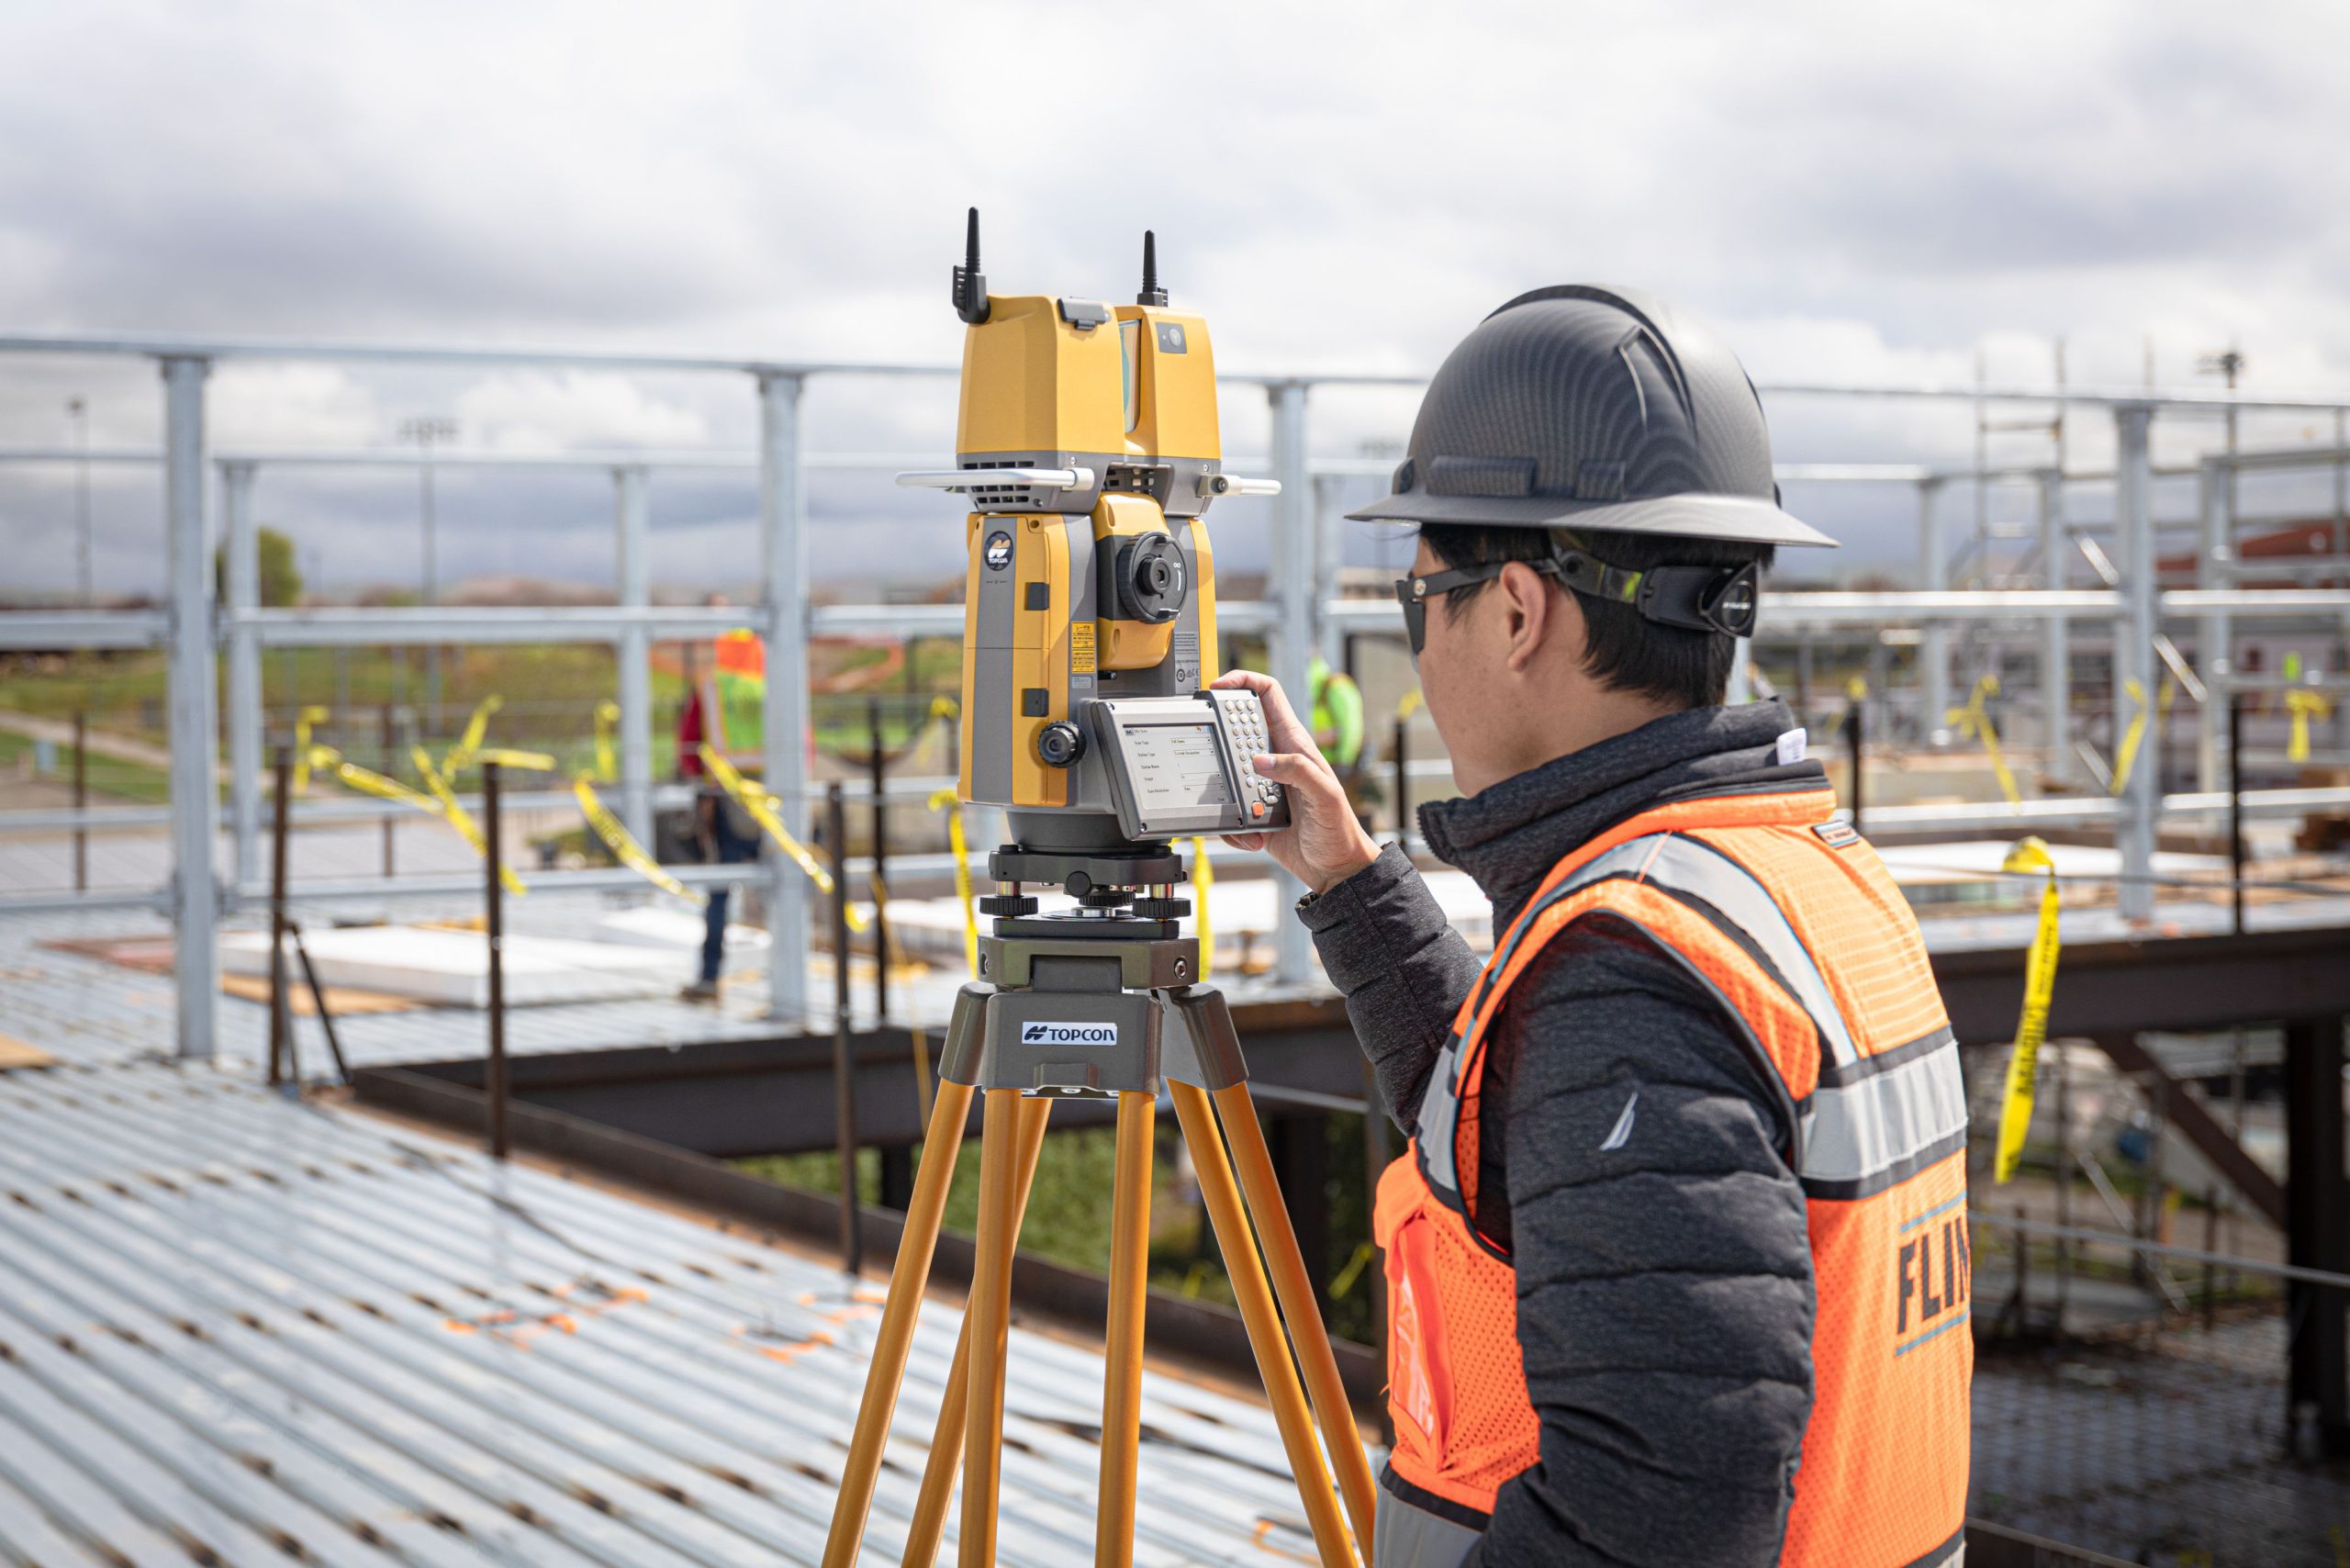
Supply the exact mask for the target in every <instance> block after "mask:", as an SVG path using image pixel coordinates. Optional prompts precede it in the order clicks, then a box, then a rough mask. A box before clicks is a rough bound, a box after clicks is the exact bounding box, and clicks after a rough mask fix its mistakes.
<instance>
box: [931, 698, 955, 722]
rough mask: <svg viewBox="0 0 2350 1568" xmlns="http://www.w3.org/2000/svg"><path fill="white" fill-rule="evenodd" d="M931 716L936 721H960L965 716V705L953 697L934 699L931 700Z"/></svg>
mask: <svg viewBox="0 0 2350 1568" xmlns="http://www.w3.org/2000/svg"><path fill="white" fill-rule="evenodd" d="M930 716H931V717H932V718H934V719H959V718H961V717H962V716H963V705H962V703H960V702H958V701H957V700H955V699H954V698H952V697H934V698H932V699H931V700H930Z"/></svg>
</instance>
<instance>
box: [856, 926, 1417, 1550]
mask: <svg viewBox="0 0 2350 1568" xmlns="http://www.w3.org/2000/svg"><path fill="white" fill-rule="evenodd" d="M1158 891H1159V897H1158V899H1157V900H1156V901H1140V902H1139V906H1138V907H1139V908H1140V909H1141V910H1142V911H1143V912H1145V913H1154V914H1156V913H1169V918H1167V919H1166V920H1164V921H1159V920H1143V919H1135V918H1125V917H1122V916H1121V915H1120V913H1118V912H1115V911H1114V910H1113V909H1112V908H1109V907H1108V906H1107V905H1106V903H1105V901H1103V900H1102V896H1101V895H1098V894H1097V895H1094V896H1093V898H1092V899H1091V900H1090V901H1089V903H1090V909H1089V910H1088V911H1081V912H1080V913H1079V914H1078V915H1076V916H1063V917H1045V918H1041V919H1039V918H1013V919H1006V920H1002V921H1000V922H999V923H998V931H999V933H1000V934H999V935H995V936H990V937H987V938H983V939H982V941H981V944H980V958H979V971H980V973H981V974H982V975H984V976H987V977H989V978H990V980H991V981H992V982H994V983H988V982H985V981H982V982H975V983H972V984H969V985H966V986H965V987H964V988H963V989H962V991H960V992H959V993H957V997H956V999H955V1012H954V1016H953V1019H952V1021H951V1022H950V1024H949V1025H948V1028H947V1037H946V1049H945V1055H944V1058H943V1059H942V1061H941V1063H940V1067H939V1084H938V1092H937V1096H936V1099H935V1100H934V1103H933V1107H932V1112H931V1119H930V1126H929V1129H928V1134H927V1137H926V1139H925V1141H924V1143H923V1158H922V1168H921V1171H920V1174H919V1175H918V1176H917V1177H916V1179H915V1182H914V1191H913V1197H912V1203H911V1204H910V1205H909V1206H908V1208H907V1211H906V1224H905V1232H904V1237H903V1239H902V1240H901V1243H900V1245H899V1248H898V1257H897V1262H896V1264H895V1266H894V1267H893V1268H892V1269H891V1271H890V1294H889V1299H888V1302H887V1304H886V1305H884V1307H883V1308H882V1314H881V1324H880V1328H879V1332H878V1337H877V1338H876V1341H875V1344H874V1348H873V1362H872V1366H871V1368H870V1370H869V1371H868V1372H867V1376H866V1383H865V1394H864V1399H863V1401H862V1403H861V1404H860V1405H859V1406H858V1409H857V1417H856V1430H855V1433H854V1435H853V1436H852V1438H851V1440H850V1443H849V1453H848V1463H847V1465H846V1466H845V1469H844V1471H843V1473H842V1476H841V1487H840V1499H839V1502H838V1503H837V1505H836V1506H835V1507H834V1514H833V1525H832V1531H831V1534H830V1535H829V1536H828V1537H827V1538H826V1540H825V1543H824V1556H823V1563H824V1568H851V1565H852V1564H853V1563H854V1562H855V1561H856V1555H857V1549H858V1546H859V1545H860V1543H861V1542H862V1540H863V1538H864V1534H865V1525H866V1518H867V1512H868V1511H869V1509H870V1508H871V1506H872V1502H873V1491H874V1484H875V1481H876V1478H877V1476H878V1473H879V1471H880V1466H881V1453H882V1449H883V1446H884V1444H885V1443H886V1442H887V1440H888V1438H889V1431H890V1418H891V1417H892V1415H893V1414H894V1413H895V1411H896V1408H897V1402H898V1392H899V1387H900V1384H901V1381H902V1379H903V1377H904V1374H905V1367H906V1358H907V1352H908V1350H909V1349H910V1347H911V1345H912V1338H913V1328H914V1320H915V1317H916V1316H917V1315H918V1314H919V1312H920V1311H921V1306H922V1295H923V1287H924V1286H925V1284H926V1283H927V1282H928V1280H929V1277H930V1264H931V1257H932V1254H933V1252H934V1249H935V1248H936V1245H937V1241H938V1229H939V1221H940V1217H941V1215H943V1213H944V1212H945V1209H946V1190H947V1186H948V1183H949V1182H951V1180H952V1179H953V1176H954V1171H955V1155H956V1151H957V1148H959V1147H960V1145H961V1142H962V1137H963V1126H964V1123H965V1122H966V1120H967V1119H968V1116H969V1114H970V1108H971V1102H972V1098H973V1096H974V1095H975V1094H983V1095H984V1096H985V1104H984V1112H983V1119H982V1123H981V1131H980V1169H979V1248H978V1260H977V1266H976V1268H975V1269H974V1271H973V1274H972V1280H971V1294H970V1301H969V1305H968V1308H967V1310H966V1312H965V1314H964V1318H963V1331H962V1338H960V1340H958V1341H957V1345H956V1347H955V1360H954V1363H953V1367H952V1369H951V1371H950V1372H948V1374H947V1385H946V1398H945V1400H944V1401H943V1403H942V1404H941V1406H940V1409H939V1416H938V1427H937V1430H936V1433H935V1435H934V1438H933V1439H932V1442H931V1447H930V1457H929V1461H928V1463H927V1464H926V1466H925V1467H924V1469H923V1480H922V1489H921V1491H920V1493H919V1494H918V1495H917V1498H916V1501H915V1505H914V1512H913V1520H912V1526H911V1528H910V1529H909V1530H908V1533H907V1539H906V1546H905V1551H904V1554H903V1556H902V1557H901V1560H900V1561H901V1563H902V1564H904V1565H906V1568H930V1565H931V1564H932V1562H934V1558H935V1556H936V1553H937V1550H938V1544H939V1539H940V1535H941V1533H942V1531H943V1530H944V1529H945V1526H946V1507H947V1500H948V1497H949V1495H950V1494H951V1493H952V1492H953V1490H954V1484H955V1472H956V1468H957V1463H958V1462H960V1463H962V1464H963V1466H964V1467H965V1471H966V1473H965V1475H964V1483H963V1507H962V1529H961V1537H960V1553H961V1555H960V1561H961V1563H962V1565H963V1568H992V1565H993V1563H994V1562H995V1549H996V1499H997V1491H998V1485H999V1483H1000V1480H1001V1476H1002V1436H1003V1402H1004V1372H1005V1362H1006V1357H1007V1354H1008V1350H1009V1328H1010V1318H1011V1310H1012V1254H1013V1247H1014V1246H1015V1244H1016V1243H1017V1241H1018V1239H1019V1234H1020V1224H1021V1218H1022V1215H1023V1214H1024V1211H1025V1209H1026V1206H1027V1201H1028V1189H1029V1185H1030V1183H1031V1182H1032V1181H1033V1180H1034V1178H1035V1170H1036V1160H1037V1157H1038V1155H1039V1153H1040V1152H1041V1150H1042V1149H1043V1148H1044V1141H1045V1124H1046V1117H1047V1115H1049V1114H1050V1112H1051V1108H1052V1102H1053V1101H1054V1099H1056V1098H1092V1099H1109V1098H1114V1099H1115V1100H1116V1102H1117V1151H1116V1157H1115V1182H1114V1186H1113V1196H1112V1221H1113V1225H1112V1237H1113V1240H1112V1250H1111V1259H1110V1310H1109V1322H1108V1324H1107V1326H1106V1330H1105V1334H1104V1351H1105V1357H1104V1360H1105V1368H1106V1371H1105V1376H1104V1379H1103V1387H1102V1473H1101V1480H1100V1490H1099V1493H1098V1496H1099V1503H1098V1506H1097V1512H1096V1516H1095V1522H1094V1546H1093V1552H1094V1556H1093V1561H1094V1563H1095V1565H1096V1568H1128V1565H1129V1564H1131V1563H1132V1562H1133V1560H1134V1530H1135V1480H1136V1461H1137V1452H1138V1450H1139V1446H1140V1441H1141V1421H1142V1354H1143V1305H1144V1297H1145V1293H1146V1290H1147V1283H1148V1261H1149V1257H1148V1254H1149V1240H1150V1187H1151V1164H1152V1153H1153V1132H1154V1124H1155V1120H1156V1116H1157V1092H1158V1089H1159V1087H1160V1086H1161V1085H1162V1084H1163V1085H1164V1086H1165V1087H1166V1089H1167V1092H1168V1093H1169V1097H1170V1098H1171V1099H1172V1100H1173V1102H1174V1105H1175V1114H1176V1118H1177V1120H1178V1121H1179V1122H1180V1123H1181V1126H1182V1133H1183V1141H1184V1145H1185V1147H1186V1148H1188V1149H1189V1151H1190V1153H1191V1157H1192V1165H1193V1166H1194V1168H1195V1170H1196V1171H1197V1173H1198V1177H1199V1183H1200V1194H1201V1197H1202V1199H1203V1202H1204V1204H1205V1205H1206V1207H1207V1211H1208V1216H1209V1219H1210V1221H1211V1223H1212V1224H1213V1226H1214V1231H1215V1238H1216V1244H1217V1246H1218V1248H1219V1249H1221V1250H1222V1252H1223V1254H1224V1259H1225V1268H1226V1270H1227V1271H1229V1272H1230V1274H1231V1278H1232V1286H1233V1293H1234V1294H1235V1296H1236V1297H1237V1299H1238V1302H1239V1307H1240V1316H1241V1318H1242V1321H1243V1322H1244V1323H1245V1325H1246V1326H1247V1328H1248V1343H1249V1347H1250V1349H1251V1350H1253V1351H1254V1352H1255V1354H1256V1359H1257V1368H1258V1372H1259V1375H1260V1376H1261V1377H1262V1378H1263V1380H1264V1384H1265V1393H1266V1396H1267V1398H1268V1399H1269V1401H1270V1403H1271V1406H1272V1409H1273V1418H1274V1421H1275V1423H1276V1425H1277V1426H1278V1427H1279V1428H1280V1431H1281V1446H1282V1449H1283V1450H1284V1451H1285V1452H1286V1454H1287V1456H1288V1459H1289V1464H1290V1469H1291V1472H1292V1474H1294V1475H1295V1476H1296V1478H1297V1486H1298V1494H1299V1496H1300V1499H1301V1500H1302V1501H1303V1502H1304V1507H1305V1516H1306V1520H1307V1523H1308V1525H1309V1526H1310V1527H1311V1529H1312V1530H1313V1534H1314V1542H1315V1550H1316V1551H1317V1552H1318V1553H1319V1554H1320V1557H1321V1561H1322V1562H1323V1564H1324V1568H1352V1564H1354V1563H1355V1562H1357V1561H1358V1556H1357V1553H1358V1551H1360V1561H1361V1562H1365V1563H1368V1562H1370V1559H1371V1524H1372V1518H1373V1512H1372V1510H1373V1507H1374V1502H1373V1493H1372V1488H1371V1465H1370V1462H1369V1459H1368V1457H1367V1456H1366V1455H1365V1453H1364V1451H1363V1446H1362V1439H1361V1438H1360V1434H1359V1433H1358V1432H1357V1431H1356V1428H1355V1425H1354V1417H1353V1415H1352V1413H1351V1411H1350V1410H1349V1409H1348V1405H1347V1398H1346V1393H1345V1390H1344V1389H1343V1388H1342V1387H1341V1386H1340V1384H1339V1382H1338V1366H1337V1360H1336V1358H1335V1357H1334V1356H1333V1355H1332V1354H1331V1350H1330V1340H1329V1336H1328V1334H1327V1332H1326V1330H1325V1329H1324V1327H1323V1324H1322V1319H1321V1316H1320V1314H1319V1312H1318V1310H1317V1308H1316V1306H1315V1298H1314V1290H1313V1284H1312V1282H1311V1280H1310V1279H1309V1277H1308V1276H1307V1274H1306V1271H1305V1263H1304V1258H1303V1257H1302V1256H1301V1255H1300V1253H1299V1251H1298V1245H1297V1236H1296V1232H1295V1231H1294V1230H1293V1229H1292V1226H1291V1225H1290V1220H1289V1212H1288V1210H1287V1209H1286V1208H1284V1207H1283V1206H1282V1204H1281V1191H1280V1186H1279V1183H1278V1182H1277V1181H1276V1180H1275V1177H1274V1174H1273V1164H1272V1158H1271V1155H1270V1152H1269V1151H1268V1150H1267V1148H1266V1146H1265V1136H1264V1131H1263V1129H1262V1128H1261V1127H1260V1126H1259V1125H1258V1122H1257V1114H1256V1110H1255V1107H1254V1105H1253V1103H1252V1102H1251V1100H1250V1098H1249V1094H1248V1070H1247V1067H1246V1065H1245V1064H1244V1063H1243V1061H1242V1060H1241V1056H1240V1042H1239V1037H1238V1036H1237V1035H1236V1034H1235V1033H1234V1030H1233V1026H1232V1017H1231V1014H1230V1013H1229V1012H1228V1011H1227V1009H1226V1008H1225V1001H1224V996H1223V993H1222V992H1220V991H1216V990H1215V989H1214V987H1211V986H1204V985H1194V984H1191V983H1189V982H1190V981H1191V980H1192V977H1193V975H1194V974H1195V973H1196V970H1197V968H1198V943H1197V942H1195V941H1193V940H1192V939H1190V938H1178V937H1176V936H1174V935H1172V930H1173V924H1172V918H1171V904H1172V901H1169V899H1168V898H1167V896H1166V894H1167V889H1166V888H1165V887H1164V885H1163V884H1162V885H1161V886H1160V887H1159V889H1158ZM991 902H997V903H1000V904H1002V903H1009V904H1012V905H1013V906H1015V907H1013V908H1012V909H1010V910H1008V911H1007V913H1012V914H1013V915H1015V916H1032V915H1033V912H1034V909H1035V904H1034V902H1033V901H1031V900H1027V899H1024V898H1017V897H1014V898H1013V899H1010V900H998V901H991ZM1022 904H1024V905H1026V906H1027V907H1026V908H1025V909H1024V910H1023V909H1019V908H1017V907H1016V906H1017V905H1022ZM1154 906H1155V907H1154ZM1093 910H1100V911H1102V916H1101V917H1097V918H1086V916H1087V915H1088V914H1089V913H1091V912H1092V911H1093ZM1145 926H1147V927H1149V928H1151V929H1152V930H1153V931H1154V932H1165V933H1167V935H1142V936H1139V937H1136V938H1133V939H1129V938H1126V937H1125V936H1123V935H1118V934H1116V933H1117V932H1118V931H1120V930H1122V929H1123V930H1134V929H1136V928H1140V927H1145ZM1089 927H1092V928H1095V929H1098V930H1100V931H1101V933H1102V934H1100V935H1093V934H1091V933H1090V932H1089V930H1088V928H1089ZM1054 928H1057V932H1055V931H1054ZM1032 933H1033V934H1032ZM1047 933H1052V934H1047ZM1058 933H1067V934H1066V935H1061V934H1058ZM1227 1144H1228V1145H1229V1147H1230V1154H1229V1157H1227V1155H1226V1145H1227ZM1252 1220H1253V1221H1254V1223H1253V1225H1252V1223H1251V1221H1252ZM1259 1248H1261V1249H1262V1250H1263V1262H1262V1264H1261V1265H1260V1263H1259V1257H1258V1253H1259ZM1269 1274H1270V1280H1269V1278H1268V1275H1269ZM1276 1300H1278V1302H1279V1308H1278V1310H1276V1307H1275V1302H1276ZM1284 1326H1286V1329H1287V1333H1286V1335H1284ZM1292 1351H1294V1356H1293V1357H1292ZM1301 1383H1302V1386H1301ZM1309 1402H1310V1405H1311V1409H1310V1410H1309V1407H1308V1406H1309ZM1317 1421H1318V1423H1319V1427H1320V1436H1321V1443H1322V1445H1326V1447H1327V1449H1328V1450H1329V1454H1330V1459H1331V1462H1332V1463H1333V1464H1335V1465H1336V1467H1337V1488H1335V1489H1334V1487H1333V1485H1332V1482H1331V1475H1330V1471H1329V1469H1328V1468H1327V1467H1326V1466H1325V1465H1324V1463H1323V1456H1322V1450H1321V1448H1320V1447H1318V1446H1317V1445H1316V1442H1315V1424H1316V1422H1317ZM1339 1491H1343V1492H1344V1495H1345V1510H1344V1514H1343V1516H1342V1514H1341V1511H1340V1504H1339V1498H1338V1493H1339ZM1349 1519H1350V1520H1351V1522H1352V1525H1353V1535H1352V1537H1351V1538H1350V1537H1349V1535H1348V1521H1349Z"/></svg>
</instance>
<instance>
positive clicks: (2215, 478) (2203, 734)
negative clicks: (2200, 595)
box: [2195, 458, 2236, 790]
mask: <svg viewBox="0 0 2350 1568" xmlns="http://www.w3.org/2000/svg"><path fill="white" fill-rule="evenodd" d="M2200 478H2201V481H2202V503H2203V504H2202V509H2201V513H2200V521H2201V532H2200V534H2199V536H2198V539H2197V542H2196V543H2197V548H2196V552H2195V586H2196V587H2197V588H2228V587H2232V586H2233V583H2234V577H2233V574H2232V573H2229V572H2227V571H2225V570H2224V569H2223V568H2224V567H2225V566H2226V565H2227V564H2228V563H2230V562H2232V561H2233V560H2234V559H2235V538H2236V524H2235V489H2236V487H2235V470H2234V469H2233V467H2232V466H2230V465H2227V464H2226V463H2224V462H2222V461H2219V460H2215V459H2210V458H2207V459H2205V460H2204V463H2203V472H2202V474H2201V476H2200ZM2195 644H2196V647H2195V659H2196V663H2197V665H2198V666H2199V668H2198V669H2197V671H2196V673H2197V674H2199V675H2200V676H2201V677H2202V678H2203V687H2204V689H2205V690H2207V691H2208V692H2210V700H2208V701H2206V702H2205V703H2204V704H2203V705H2202V713H2201V715H2200V719H2199V723H2198V725H2197V732H2196V747H2195V787H2196V788H2197V789H2199V790H2221V789H2225V788H2226V787H2227V778H2228V767H2227V763H2226V761H2225V759H2224V756H2223V748H2224V747H2225V746H2226V745H2227V722H2228V716H2227V702H2228V695H2229V693H2230V691H2231V689H2233V677H2234V674H2235V658H2234V647H2233V636H2232V633H2231V632H2230V629H2229V625H2228V612H2227V611H2226V610H2205V611H2204V612H2203V615H2202V618H2201V619H2200V620H2199V621H2198V622H2196V628H2195Z"/></svg>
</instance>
